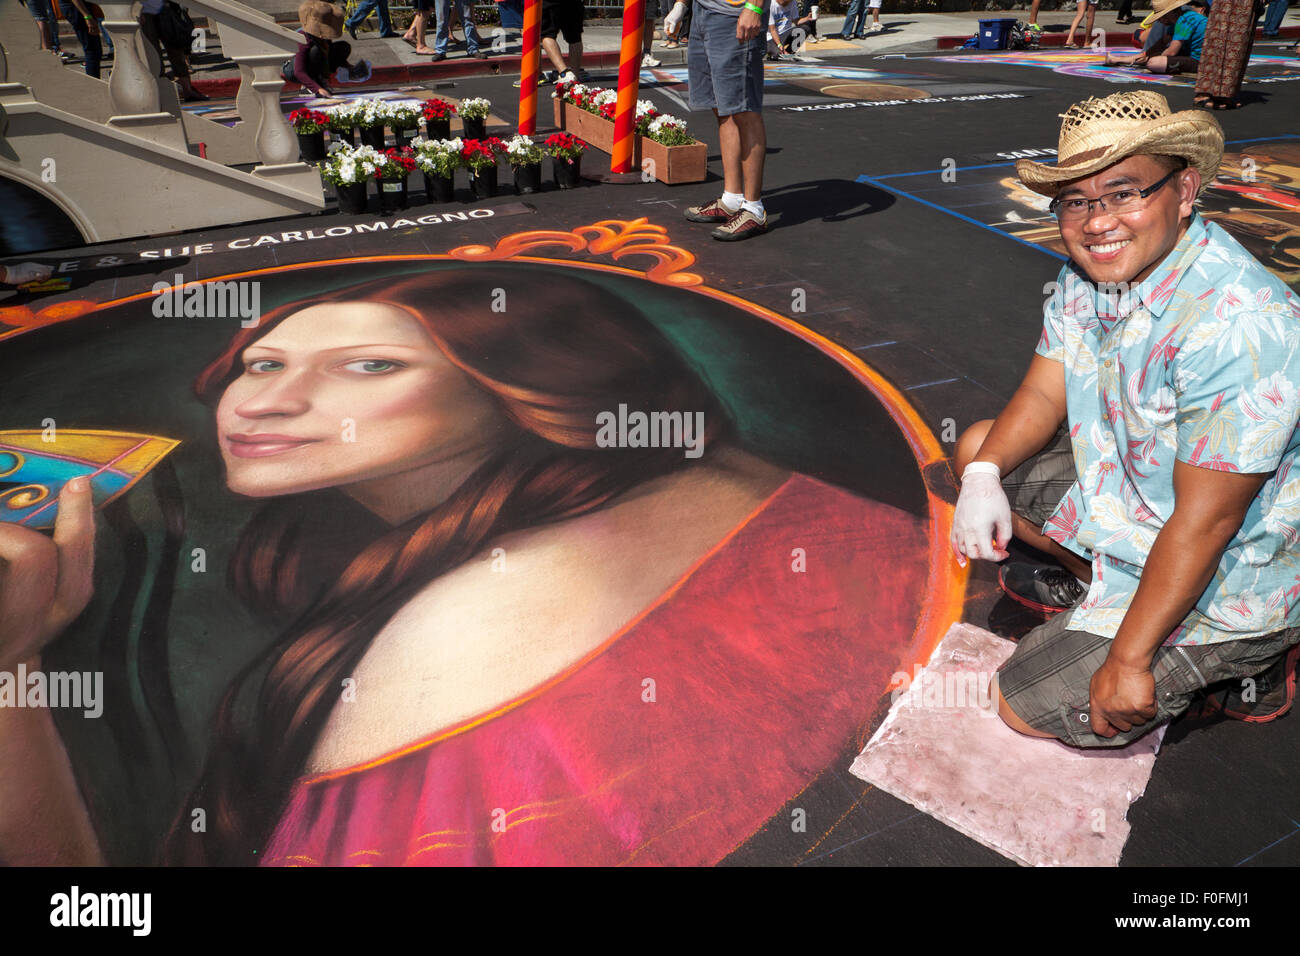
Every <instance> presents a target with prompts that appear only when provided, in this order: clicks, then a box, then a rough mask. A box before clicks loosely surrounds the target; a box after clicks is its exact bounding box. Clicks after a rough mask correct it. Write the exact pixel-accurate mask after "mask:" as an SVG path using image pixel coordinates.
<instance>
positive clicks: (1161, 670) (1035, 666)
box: [998, 427, 1300, 747]
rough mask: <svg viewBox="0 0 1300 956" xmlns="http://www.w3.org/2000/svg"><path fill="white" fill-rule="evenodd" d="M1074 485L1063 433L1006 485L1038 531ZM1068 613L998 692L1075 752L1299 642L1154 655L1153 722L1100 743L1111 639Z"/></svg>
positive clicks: (1255, 670)
mask: <svg viewBox="0 0 1300 956" xmlns="http://www.w3.org/2000/svg"><path fill="white" fill-rule="evenodd" d="M1074 481H1075V468H1074V453H1073V451H1072V449H1071V444H1070V436H1069V433H1068V432H1067V431H1066V430H1065V428H1064V427H1062V428H1061V430H1060V431H1058V432H1057V433H1056V436H1055V437H1054V438H1053V439H1052V441H1051V442H1050V443H1048V445H1047V447H1046V448H1044V449H1043V450H1042V451H1041V452H1039V453H1038V454H1037V455H1035V456H1034V457H1032V458H1030V459H1029V460H1028V461H1026V462H1025V463H1024V464H1022V465H1021V466H1020V467H1019V468H1016V469H1015V470H1014V471H1012V472H1010V473H1009V474H1007V476H1006V477H1005V478H1003V479H1002V489H1003V490H1004V491H1005V492H1006V495H1007V500H1008V501H1009V502H1010V503H1011V510H1012V511H1014V512H1016V513H1017V514H1019V515H1022V516H1023V517H1025V518H1026V519H1028V520H1029V521H1031V522H1033V523H1034V525H1035V526H1036V527H1039V528H1041V527H1042V526H1043V525H1044V524H1046V523H1047V519H1048V518H1050V517H1051V516H1052V512H1054V511H1055V510H1056V506H1057V505H1059V504H1060V503H1061V499H1062V498H1064V497H1065V495H1066V493H1067V492H1068V491H1069V490H1070V486H1071V485H1073V484H1074ZM1070 616H1071V612H1070V611H1063V612H1061V613H1060V614H1057V615H1056V616H1055V617H1053V618H1052V619H1051V620H1050V621H1048V622H1047V623H1046V624H1041V625H1039V626H1038V627H1036V628H1034V629H1033V630H1032V631H1030V632H1029V633H1028V634H1026V635H1025V636H1024V637H1022V638H1021V639H1020V642H1019V643H1018V644H1017V645H1016V649H1015V651H1013V652H1012V654H1011V657H1009V658H1008V659H1007V661H1006V663H1004V664H1003V665H1002V667H1001V668H999V670H998V690H999V691H1001V692H1002V697H1003V699H1005V700H1006V702H1007V704H1008V706H1010V707H1011V709H1012V710H1013V711H1015V713H1016V716H1017V717H1019V718H1020V719H1021V720H1023V721H1024V722H1025V723H1027V724H1028V725H1029V726H1030V727H1033V728H1034V729H1035V730H1042V731H1045V732H1047V733H1050V734H1052V735H1053V736H1055V737H1056V738H1057V739H1059V740H1062V741H1064V742H1065V743H1067V744H1072V745H1073V746H1075V747H1119V746H1123V745H1124V744H1128V743H1132V742H1133V741H1134V740H1137V739H1138V738H1139V737H1141V736H1142V735H1143V734H1147V733H1150V732H1151V731H1152V730H1154V729H1155V728H1156V727H1157V726H1158V725H1160V724H1162V723H1164V722H1165V721H1168V720H1172V719H1173V718H1175V717H1178V716H1179V715H1181V714H1182V713H1183V712H1184V711H1185V710H1187V708H1188V706H1189V705H1190V704H1191V702H1192V698H1193V697H1194V696H1195V695H1196V694H1197V693H1198V692H1199V691H1202V690H1204V689H1205V688H1206V687H1208V686H1209V685H1211V684H1216V683H1218V682H1220V681H1226V680H1240V679H1242V678H1246V677H1255V676H1256V675H1258V674H1260V673H1262V672H1264V671H1265V670H1267V669H1268V668H1269V666H1270V665H1271V664H1272V663H1273V662H1274V661H1275V660H1276V659H1277V658H1278V657H1280V656H1281V655H1282V654H1283V653H1285V652H1286V650H1287V649H1288V648H1290V647H1291V646H1292V645H1294V644H1296V643H1298V642H1300V628H1291V629H1289V630H1284V631H1278V632H1276V633H1274V634H1269V635H1266V636H1264V637H1248V638H1241V639H1238V640H1233V641H1222V642H1220V643H1217V644H1199V645H1191V646H1185V647H1160V648H1157V649H1156V654H1155V658H1154V659H1153V660H1152V663H1151V672H1152V675H1153V676H1154V677H1155V680H1156V716H1155V717H1154V718H1152V719H1151V720H1150V721H1148V722H1147V723H1145V724H1141V725H1139V726H1136V727H1133V728H1132V729H1131V730H1127V731H1122V732H1120V733H1117V734H1116V735H1115V736H1114V737H1100V736H1098V735H1097V734H1094V733H1093V732H1092V729H1091V728H1090V727H1089V720H1090V713H1089V712H1090V710H1091V700H1090V689H1091V685H1092V675H1093V674H1095V673H1096V672H1097V668H1099V667H1101V665H1102V664H1103V663H1104V662H1105V660H1106V655H1107V654H1108V653H1109V652H1110V644H1111V640H1110V638H1108V637H1102V636H1100V635H1098V634H1090V633H1088V632H1087V631H1075V630H1071V629H1070V627H1069V624H1070Z"/></svg>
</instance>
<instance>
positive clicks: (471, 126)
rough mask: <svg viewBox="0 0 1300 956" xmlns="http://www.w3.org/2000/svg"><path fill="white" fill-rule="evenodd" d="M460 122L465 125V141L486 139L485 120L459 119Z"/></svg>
mask: <svg viewBox="0 0 1300 956" xmlns="http://www.w3.org/2000/svg"><path fill="white" fill-rule="evenodd" d="M461 122H462V123H464V124H465V132H464V133H463V134H462V135H463V136H464V138H465V139H487V120H485V119H467V118H465V117H461Z"/></svg>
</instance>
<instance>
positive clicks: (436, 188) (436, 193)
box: [424, 173, 456, 202]
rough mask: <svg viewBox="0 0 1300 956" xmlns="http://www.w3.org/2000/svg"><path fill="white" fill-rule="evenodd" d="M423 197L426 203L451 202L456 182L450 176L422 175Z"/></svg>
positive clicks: (454, 193)
mask: <svg viewBox="0 0 1300 956" xmlns="http://www.w3.org/2000/svg"><path fill="white" fill-rule="evenodd" d="M424 195H425V197H426V200H427V201H428V202H451V201H452V199H453V198H455V195H456V180H455V179H453V178H452V177H451V176H430V175H429V174H428V173H425V174H424Z"/></svg>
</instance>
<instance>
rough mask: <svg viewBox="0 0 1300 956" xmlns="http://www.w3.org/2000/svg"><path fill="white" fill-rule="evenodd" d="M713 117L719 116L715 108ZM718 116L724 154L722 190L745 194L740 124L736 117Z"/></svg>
mask: <svg viewBox="0 0 1300 956" xmlns="http://www.w3.org/2000/svg"><path fill="white" fill-rule="evenodd" d="M713 115H714V116H718V110H717V108H716V107H715V108H714V110H713ZM738 115H739V114H734V115H732V116H718V145H719V148H720V150H721V152H722V188H723V190H724V191H726V192H729V193H739V192H743V191H744V188H745V173H744V165H743V164H742V163H741V161H740V124H738V123H737V122H736V116H738Z"/></svg>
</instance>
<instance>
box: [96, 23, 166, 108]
mask: <svg viewBox="0 0 1300 956" xmlns="http://www.w3.org/2000/svg"><path fill="white" fill-rule="evenodd" d="M99 6H100V7H101V8H103V11H104V26H106V27H107V28H108V32H109V33H110V34H111V35H112V37H113V49H114V55H113V71H112V73H111V74H110V75H109V78H108V91H109V96H111V97H112V101H113V113H114V115H116V116H123V117H125V116H140V115H150V116H152V115H155V114H157V113H158V111H159V102H158V81H157V79H156V78H155V77H153V76H152V75H151V74H150V72H149V68H148V66H147V65H146V64H145V62H144V61H143V60H141V59H140V54H139V49H138V48H137V46H136V34H138V33H139V32H140V24H139V22H138V21H137V20H136V19H135V18H134V17H132V16H131V6H132V5H131V3H129V2H123V0H100V3H99ZM145 42H148V41H145Z"/></svg>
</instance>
